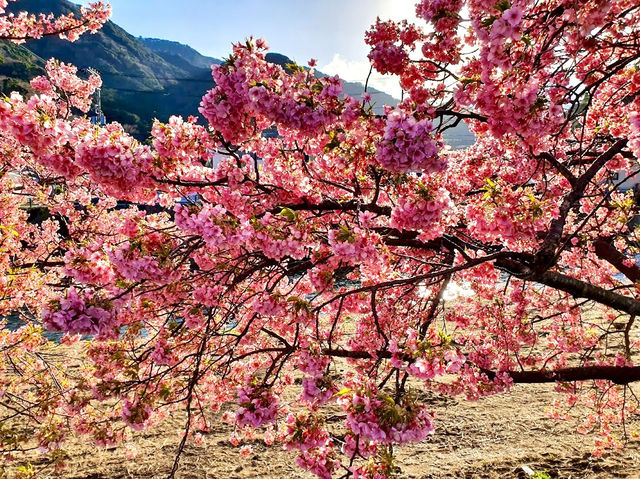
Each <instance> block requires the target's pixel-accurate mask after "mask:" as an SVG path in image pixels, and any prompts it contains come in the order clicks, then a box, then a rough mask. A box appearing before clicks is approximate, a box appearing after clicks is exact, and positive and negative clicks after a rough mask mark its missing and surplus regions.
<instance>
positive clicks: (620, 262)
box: [594, 238, 640, 283]
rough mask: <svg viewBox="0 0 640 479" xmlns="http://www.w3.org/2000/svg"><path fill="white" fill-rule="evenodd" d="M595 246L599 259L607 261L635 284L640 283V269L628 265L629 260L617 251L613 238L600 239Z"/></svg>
mask: <svg viewBox="0 0 640 479" xmlns="http://www.w3.org/2000/svg"><path fill="white" fill-rule="evenodd" d="M594 246H595V251H596V255H598V258H600V259H602V260H605V261H606V262H607V263H609V264H610V265H612V266H613V267H615V268H616V269H617V270H618V271H620V272H621V273H622V274H624V275H625V276H626V277H627V278H629V279H630V280H631V281H633V282H634V283H637V282H640V268H638V267H637V266H636V265H635V264H631V265H628V264H627V263H626V261H627V260H628V259H629V258H627V257H626V256H625V255H624V254H623V253H621V252H620V251H618V250H617V249H616V247H615V246H614V245H613V241H612V239H611V238H598V240H597V241H596V242H595V243H594Z"/></svg>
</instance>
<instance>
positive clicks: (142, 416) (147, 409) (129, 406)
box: [122, 395, 153, 431]
mask: <svg viewBox="0 0 640 479" xmlns="http://www.w3.org/2000/svg"><path fill="white" fill-rule="evenodd" d="M152 413H153V409H152V408H151V406H149V405H148V404H146V403H145V402H144V401H142V400H141V399H140V398H139V397H138V396H137V395H136V396H134V398H133V400H131V399H129V398H126V399H125V400H124V402H123V403H122V419H123V420H124V422H125V424H127V426H129V427H130V428H131V429H134V430H136V431H141V430H142V429H145V428H146V427H147V426H148V425H149V420H150V419H151V415H152Z"/></svg>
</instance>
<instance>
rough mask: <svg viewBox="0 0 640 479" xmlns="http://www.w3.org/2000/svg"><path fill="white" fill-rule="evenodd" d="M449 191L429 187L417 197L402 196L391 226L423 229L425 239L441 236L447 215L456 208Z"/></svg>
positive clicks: (413, 229)
mask: <svg viewBox="0 0 640 479" xmlns="http://www.w3.org/2000/svg"><path fill="white" fill-rule="evenodd" d="M454 208H455V207H454V204H453V201H451V197H450V196H449V192H448V191H447V190H445V189H444V188H437V189H429V190H428V191H425V193H424V194H419V196H417V197H402V198H399V199H398V202H397V204H396V205H395V206H394V208H393V210H392V212H391V226H393V227H394V228H398V229H399V230H412V231H417V230H423V231H424V236H423V238H424V239H432V238H436V237H438V236H441V235H442V233H443V232H444V226H445V223H446V222H445V221H443V219H445V217H448V216H449V215H450V213H451V212H452V211H453V210H454Z"/></svg>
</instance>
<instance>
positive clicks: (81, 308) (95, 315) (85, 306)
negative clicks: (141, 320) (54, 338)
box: [42, 288, 118, 337]
mask: <svg viewBox="0 0 640 479" xmlns="http://www.w3.org/2000/svg"><path fill="white" fill-rule="evenodd" d="M42 321H43V323H44V325H45V327H46V328H47V329H49V330H52V331H64V332H66V333H70V334H87V335H94V336H98V337H112V336H114V334H116V333H117V331H116V327H117V325H118V322H117V317H116V313H115V311H114V307H113V304H112V303H111V302H109V301H105V300H103V299H101V298H100V297H98V296H96V295H95V294H93V293H92V292H91V291H87V292H84V293H83V294H82V295H81V294H80V293H78V291H77V290H76V289H75V288H69V289H68V290H67V292H66V294H65V296H64V297H62V298H60V299H58V300H56V301H52V302H50V303H49V304H48V305H47V306H46V307H45V308H44V309H43V311H42Z"/></svg>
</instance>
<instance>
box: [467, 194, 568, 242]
mask: <svg viewBox="0 0 640 479" xmlns="http://www.w3.org/2000/svg"><path fill="white" fill-rule="evenodd" d="M487 188H488V189H490V190H491V191H487V193H486V194H485V198H483V199H478V202H472V203H470V204H469V205H468V206H467V209H466V212H465V216H466V218H467V220H468V221H469V226H470V228H471V229H472V230H473V232H474V235H476V237H477V238H482V239H483V240H485V241H496V240H499V241H502V242H504V244H506V245H508V246H509V247H510V248H513V249H515V250H522V249H523V248H525V247H526V246H527V245H531V244H537V241H538V237H537V232H538V231H544V230H545V228H546V227H547V225H548V222H549V219H550V217H551V216H552V215H553V213H554V210H555V209H556V208H557V205H554V204H553V203H551V202H541V201H539V200H538V199H537V198H536V197H535V196H534V195H533V194H532V193H531V192H530V191H528V192H527V191H523V190H515V191H514V190H513V189H511V188H510V187H508V186H506V187H505V185H504V184H503V183H502V182H501V181H498V182H497V183H495V184H494V186H488V187H487Z"/></svg>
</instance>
